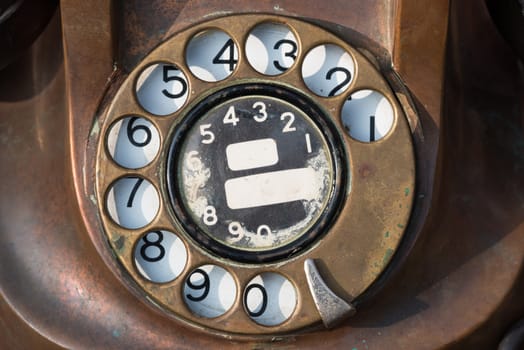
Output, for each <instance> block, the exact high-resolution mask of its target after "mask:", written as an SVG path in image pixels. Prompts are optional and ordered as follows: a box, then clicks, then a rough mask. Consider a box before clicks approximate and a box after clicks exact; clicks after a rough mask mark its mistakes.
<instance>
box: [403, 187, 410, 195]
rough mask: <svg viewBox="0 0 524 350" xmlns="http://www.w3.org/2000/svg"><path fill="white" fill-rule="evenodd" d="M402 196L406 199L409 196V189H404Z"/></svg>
mask: <svg viewBox="0 0 524 350" xmlns="http://www.w3.org/2000/svg"><path fill="white" fill-rule="evenodd" d="M404 195H405V196H406V197H407V196H409V187H406V188H405V189H404Z"/></svg>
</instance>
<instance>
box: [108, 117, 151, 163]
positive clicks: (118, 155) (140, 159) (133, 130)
mask: <svg viewBox="0 0 524 350" xmlns="http://www.w3.org/2000/svg"><path fill="white" fill-rule="evenodd" d="M159 149H160V136H159V134H158V130H157V129H156V128H155V126H154V125H153V124H152V123H151V122H150V121H149V120H147V119H145V118H141V117H137V116H132V117H126V118H123V119H120V120H118V121H117V122H116V123H115V124H113V125H112V126H111V129H110V130H109V133H108V135H107V150H108V151H109V154H110V155H111V158H113V160H114V161H115V162H116V163H117V164H118V165H120V166H123V167H125V168H128V169H138V168H142V167H144V166H146V165H148V164H149V163H151V161H152V160H153V159H155V157H156V156H157V154H158V150H159Z"/></svg>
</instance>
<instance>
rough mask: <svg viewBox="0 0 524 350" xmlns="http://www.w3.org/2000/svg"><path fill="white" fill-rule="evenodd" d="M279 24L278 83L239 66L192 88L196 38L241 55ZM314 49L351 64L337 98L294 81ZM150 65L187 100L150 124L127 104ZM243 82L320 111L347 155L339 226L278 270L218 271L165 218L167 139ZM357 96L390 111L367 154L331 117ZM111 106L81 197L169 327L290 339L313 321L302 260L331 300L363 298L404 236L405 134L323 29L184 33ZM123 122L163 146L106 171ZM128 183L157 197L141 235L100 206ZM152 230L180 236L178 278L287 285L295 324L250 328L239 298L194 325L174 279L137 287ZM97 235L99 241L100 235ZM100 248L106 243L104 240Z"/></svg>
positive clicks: (246, 23)
mask: <svg viewBox="0 0 524 350" xmlns="http://www.w3.org/2000/svg"><path fill="white" fill-rule="evenodd" d="M283 21H285V23H286V24H287V25H288V26H290V28H292V29H293V31H295V32H296V35H297V38H298V40H299V43H300V45H299V46H300V48H299V52H298V53H297V55H298V58H297V61H298V62H297V64H295V65H294V66H293V67H292V68H290V69H289V70H288V71H287V72H286V73H285V74H282V75H278V76H274V77H271V76H262V75H261V74H259V73H257V72H255V71H254V69H253V68H251V66H250V65H249V64H248V63H247V62H246V60H245V59H244V60H242V59H240V61H239V64H238V67H237V68H236V70H235V72H234V73H233V74H232V75H231V77H230V78H228V79H224V80H223V81H219V82H212V83H210V82H204V81H201V80H199V79H196V78H192V76H191V73H190V70H189V67H188V65H187V63H186V61H185V58H184V48H185V46H186V45H187V42H188V41H189V40H190V39H191V38H192V37H193V36H194V35H195V34H197V33H199V32H201V31H203V30H205V29H208V28H222V29H223V30H226V31H227V32H228V33H229V34H230V35H231V36H232V37H233V38H234V40H235V41H237V42H238V43H239V47H240V50H241V51H243V45H242V44H241V43H243V42H245V38H246V37H247V35H248V32H249V29H250V28H252V27H253V26H254V25H256V24H258V23H263V22H276V23H279V22H283ZM319 43H333V44H336V45H339V46H340V47H343V48H344V49H346V50H347V51H348V52H349V53H350V54H351V56H352V57H353V59H354V61H355V66H356V69H355V72H356V73H355V80H354V81H353V82H352V84H351V86H350V87H349V89H348V91H347V92H346V93H344V94H341V95H339V96H334V97H331V98H322V97H318V96H316V95H314V94H312V93H309V94H308V91H309V90H308V88H307V87H306V85H305V83H304V81H303V79H302V77H301V70H300V67H301V62H302V60H303V57H304V55H305V54H306V53H307V52H308V51H309V50H311V49H312V48H313V47H314V46H315V45H318V44H319ZM244 55H245V54H243V55H242V56H244ZM155 62H172V63H174V64H176V65H177V66H178V67H180V69H181V70H182V71H184V72H185V74H186V76H187V77H188V80H189V84H188V85H189V86H190V91H191V94H190V96H189V100H188V102H187V103H186V106H185V107H184V108H182V109H180V110H179V111H177V112H176V113H174V114H172V115H169V116H164V117H155V116H154V115H153V114H150V113H147V112H146V111H144V110H143V108H141V107H140V105H139V104H138V103H137V102H136V100H137V99H136V96H135V86H136V81H137V79H138V75H139V74H140V73H141V72H142V70H143V69H144V68H146V67H147V66H149V65H150V64H152V63H155ZM246 82H249V83H273V84H280V86H282V87H283V88H285V87H289V88H290V89H296V90H298V91H301V92H303V93H305V94H308V96H309V98H310V99H311V101H313V103H315V104H317V105H318V106H319V107H320V108H322V109H324V110H325V111H327V114H326V115H327V116H328V118H330V122H332V123H333V124H334V125H335V126H336V128H337V130H338V134H339V135H340V136H341V137H342V140H343V142H342V144H340V145H338V147H340V148H341V150H340V152H342V153H343V154H346V155H347V162H348V164H347V165H346V167H347V169H345V170H346V171H349V174H348V181H347V184H345V186H344V187H342V188H340V191H342V193H343V194H344V195H345V196H346V199H345V200H344V203H343V204H342V205H341V208H340V213H339V214H338V217H337V218H336V219H333V220H332V222H331V223H330V228H329V231H328V232H326V233H325V234H324V235H323V238H322V239H320V240H319V241H317V242H315V244H314V245H313V246H312V247H311V248H309V249H307V250H306V251H305V252H302V253H301V254H299V255H297V256H293V257H292V258H291V259H287V260H285V261H277V262H274V263H264V264H240V263H235V262H229V261H226V260H224V259H222V258H221V257H219V256H217V255H216V254H215V255H213V254H209V253H208V252H207V251H206V250H205V249H202V247H200V246H199V245H198V244H195V241H194V240H192V239H189V238H188V237H189V236H188V234H187V233H185V231H184V228H183V225H182V224H181V223H180V222H179V221H178V219H177V218H176V216H175V215H174V214H173V213H172V210H171V208H170V205H169V198H168V194H167V190H166V185H165V172H166V169H165V163H166V157H167V146H168V142H170V140H171V138H172V134H173V132H174V129H175V128H176V127H177V125H178V124H179V123H181V122H182V121H183V120H184V117H185V115H186V114H187V111H189V110H191V109H192V108H193V107H194V106H195V105H197V104H198V103H199V101H200V100H202V98H203V97H204V96H209V95H212V94H213V92H215V91H220V90H221V89H224V88H226V87H229V86H234V85H237V84H242V83H246ZM277 86H278V85H277ZM366 88H369V89H373V90H376V91H379V92H380V93H382V94H383V95H384V96H386V97H387V98H388V100H389V101H390V102H391V104H392V105H393V108H394V110H395V123H394V127H393V130H392V131H391V133H390V134H389V135H388V137H386V138H385V139H383V140H381V141H380V142H376V143H368V144H366V143H363V142H359V141H357V140H354V139H352V138H351V137H349V135H348V134H347V133H346V132H345V129H344V126H343V124H342V119H341V117H340V115H341V109H342V106H343V102H344V101H345V100H346V99H347V98H348V96H349V94H351V93H352V92H355V91H358V90H360V89H366ZM112 99H113V100H112V101H111V104H110V105H109V106H108V107H107V112H105V111H104V112H101V115H100V117H99V118H97V119H96V121H95V123H96V124H95V126H96V130H97V133H96V134H95V133H92V134H91V140H90V141H91V142H93V143H95V142H98V143H99V147H98V153H97V154H96V157H95V154H94V153H93V154H90V156H91V157H90V158H88V160H87V164H86V165H87V167H88V168H92V167H94V164H93V163H95V162H96V174H97V177H96V181H97V184H96V188H94V187H93V188H91V189H88V195H89V197H92V198H94V199H95V200H96V202H97V205H98V206H99V208H100V209H99V210H100V216H101V218H102V221H103V223H104V228H105V233H106V234H107V237H108V238H107V241H108V242H109V243H110V245H111V249H112V251H113V252H114V253H113V254H114V255H116V256H117V258H118V260H119V262H120V264H122V265H123V266H124V267H125V270H126V271H127V272H128V273H129V274H130V276H131V277H132V281H130V280H129V278H124V281H125V282H126V283H127V284H130V285H134V284H138V285H139V286H140V287H142V288H143V289H144V291H145V292H146V293H147V295H149V296H150V297H151V298H152V299H153V300H154V301H155V303H156V304H160V305H161V306H162V307H163V308H164V310H166V311H168V312H171V313H173V315H174V316H175V317H177V318H179V319H182V320H185V321H187V320H189V322H190V323H197V324H202V325H205V327H207V328H209V329H216V330H219V331H221V332H234V333H245V334H274V333H279V334H280V333H286V332H287V333H289V332H290V331H292V330H294V331H296V330H299V329H302V328H305V327H310V326H312V325H314V324H315V323H317V322H319V321H320V319H319V316H318V313H316V310H315V309H316V308H315V306H314V303H313V300H312V299H311V297H310V295H309V292H307V290H308V287H307V282H306V276H305V275H304V270H303V264H304V260H305V259H307V258H308V257H313V258H315V259H319V261H320V262H321V264H322V265H321V268H320V269H321V270H322V273H323V276H324V278H325V279H326V281H327V283H328V284H329V285H336V286H338V293H341V295H343V296H345V297H348V298H351V299H353V298H356V297H358V296H359V295H360V294H362V293H363V292H364V291H365V290H368V289H370V286H371V285H372V284H373V282H374V281H375V279H376V278H377V277H378V276H379V275H380V274H381V273H382V271H384V269H385V268H386V267H387V265H388V263H389V261H390V260H391V259H392V257H393V254H394V253H395V250H396V249H397V246H398V244H399V243H400V241H401V239H402V237H403V234H404V230H405V228H406V227H407V224H408V220H409V215H410V213H411V203H412V201H413V198H414V195H415V188H414V184H415V164H414V154H413V146H412V142H411V131H410V129H409V126H408V122H407V120H406V118H405V116H404V113H403V110H402V108H401V107H400V105H399V104H398V102H397V101H396V97H395V95H394V94H393V92H392V91H391V90H390V89H389V87H388V85H387V83H386V81H385V80H384V79H383V78H382V77H381V75H380V73H379V71H377V70H376V68H375V67H373V66H372V65H371V64H370V62H369V61H368V60H366V59H365V58H364V57H363V56H362V55H361V54H360V53H359V52H358V51H356V50H355V49H354V48H353V47H351V46H350V45H348V44H347V43H345V42H344V41H342V40H341V39H340V38H337V37H336V36H334V35H332V34H331V33H329V32H327V31H324V30H322V28H319V27H316V26H313V25H310V24H308V23H305V22H301V21H297V20H295V19H292V18H285V17H277V16H268V15H247V14H246V15H242V16H225V17H221V18H218V19H215V20H212V21H210V22H204V23H202V24H199V25H195V26H192V27H190V29H188V30H185V31H182V32H180V33H178V34H176V35H175V36H174V37H173V38H171V39H170V40H169V41H167V42H166V43H164V44H163V45H161V46H159V47H158V48H157V49H155V50H154V51H153V52H152V53H151V54H150V55H148V56H147V58H146V59H145V60H143V61H142V62H140V64H139V65H138V66H137V67H136V68H135V69H134V70H133V71H132V72H131V73H130V75H129V76H128V77H127V78H126V80H125V81H124V82H123V84H122V85H121V86H120V87H119V90H118V92H116V93H115V94H114V97H112ZM125 115H134V116H145V117H147V118H148V119H149V120H150V121H151V122H152V123H153V124H154V126H155V127H156V129H157V130H158V131H159V133H160V135H161V137H160V139H161V140H163V145H162V147H161V150H160V155H159V157H157V158H155V160H154V161H153V162H152V163H151V164H149V165H147V166H146V167H144V168H142V169H134V170H130V169H124V168H122V167H120V166H118V165H117V164H115V163H114V162H113V161H112V159H111V156H110V155H109V154H108V152H107V151H106V147H105V145H106V137H107V134H108V130H109V127H110V126H111V125H112V124H113V123H114V122H115V121H116V120H118V119H119V118H121V117H122V116H125ZM392 169H393V170H392ZM131 175H133V176H135V175H139V176H141V177H143V178H145V179H146V180H148V181H149V182H150V183H152V184H153V185H154V186H155V188H157V191H158V192H159V194H160V196H161V204H160V212H159V214H158V216H156V218H155V219H154V220H153V221H152V222H151V224H149V225H147V226H146V227H145V228H143V229H140V230H127V229H123V228H121V227H119V225H117V224H115V223H114V221H113V220H111V218H110V217H109V216H108V214H107V211H106V204H105V198H106V196H107V193H108V189H109V187H110V186H111V184H112V183H113V182H114V181H115V180H116V179H118V178H121V177H123V176H131ZM93 186H94V184H93ZM338 186H341V185H340V184H339V185H338ZM155 228H166V229H168V230H172V231H174V232H180V234H181V235H182V236H183V237H184V238H183V239H184V240H185V242H186V244H187V246H188V247H189V248H188V250H189V252H190V254H189V261H188V263H187V266H186V271H192V270H194V269H195V268H197V267H198V266H200V265H202V264H205V263H210V262H214V263H216V264H220V265H223V266H226V267H227V268H228V269H230V271H231V273H232V274H233V275H234V276H235V278H236V279H237V280H238V285H239V286H243V285H245V284H246V283H247V281H248V280H249V279H250V278H251V277H252V276H253V275H254V274H256V273H261V272H264V271H279V272H280V273H282V274H284V275H285V276H288V278H289V279H290V280H292V281H293V283H294V284H295V285H296V286H297V290H298V291H299V293H298V294H299V296H298V305H297V310H296V311H295V313H294V316H293V317H292V318H291V319H290V320H289V321H288V322H286V323H284V324H281V325H279V326H278V332H277V331H276V329H275V328H273V329H272V328H268V327H263V326H259V325H257V324H255V323H253V322H251V321H250V320H249V318H248V317H247V315H246V314H245V312H243V309H242V306H241V298H237V301H236V304H235V305H234V306H233V310H232V312H231V314H230V315H227V316H226V315H225V316H224V317H222V318H221V320H222V322H217V321H216V320H214V319H203V318H199V317H198V316H195V315H194V314H192V313H191V311H190V310H188V309H187V308H186V307H185V305H184V302H183V300H182V299H181V298H177V295H179V293H177V291H179V290H181V288H182V286H183V282H184V279H183V278H179V279H177V280H175V281H173V282H172V283H168V284H166V285H158V284H155V283H151V282H148V281H145V280H144V279H143V278H141V276H140V274H139V272H138V271H137V270H136V268H135V266H134V259H133V248H134V246H135V242H137V240H138V239H139V238H140V236H141V235H142V234H143V233H144V232H145V231H147V230H154V229H155ZM102 232H103V231H101V232H99V233H98V234H103V233H102ZM99 239H100V240H101V241H104V240H105V239H104V238H99ZM106 249H107V248H106ZM302 291H304V292H305V293H304V292H302ZM226 319H227V322H226Z"/></svg>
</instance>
